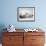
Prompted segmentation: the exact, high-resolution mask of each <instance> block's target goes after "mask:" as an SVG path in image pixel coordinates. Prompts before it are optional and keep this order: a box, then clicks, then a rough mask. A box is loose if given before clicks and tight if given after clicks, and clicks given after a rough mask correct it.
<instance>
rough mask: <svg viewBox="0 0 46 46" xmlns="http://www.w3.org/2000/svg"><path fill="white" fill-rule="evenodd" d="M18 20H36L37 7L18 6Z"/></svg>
mask: <svg viewBox="0 0 46 46" xmlns="http://www.w3.org/2000/svg"><path fill="white" fill-rule="evenodd" d="M17 20H18V21H20V22H28V21H29V22H34V21H35V7H18V8H17Z"/></svg>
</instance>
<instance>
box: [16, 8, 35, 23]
mask: <svg viewBox="0 0 46 46" xmlns="http://www.w3.org/2000/svg"><path fill="white" fill-rule="evenodd" d="M20 8H33V9H34V20H22V21H21V20H19V9H20ZM17 21H19V22H35V7H17Z"/></svg>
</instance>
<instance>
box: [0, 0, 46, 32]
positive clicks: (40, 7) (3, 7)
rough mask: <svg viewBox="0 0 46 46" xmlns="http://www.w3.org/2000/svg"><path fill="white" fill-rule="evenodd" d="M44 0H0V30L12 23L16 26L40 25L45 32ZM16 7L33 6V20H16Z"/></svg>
mask: <svg viewBox="0 0 46 46" xmlns="http://www.w3.org/2000/svg"><path fill="white" fill-rule="evenodd" d="M45 4H46V0H0V31H2V29H3V28H5V27H7V26H8V25H9V24H13V25H14V26H15V27H16V28H21V29H23V28H37V27H40V28H42V29H44V31H45V32H46V5H45ZM17 7H35V22H18V21H17Z"/></svg>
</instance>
